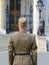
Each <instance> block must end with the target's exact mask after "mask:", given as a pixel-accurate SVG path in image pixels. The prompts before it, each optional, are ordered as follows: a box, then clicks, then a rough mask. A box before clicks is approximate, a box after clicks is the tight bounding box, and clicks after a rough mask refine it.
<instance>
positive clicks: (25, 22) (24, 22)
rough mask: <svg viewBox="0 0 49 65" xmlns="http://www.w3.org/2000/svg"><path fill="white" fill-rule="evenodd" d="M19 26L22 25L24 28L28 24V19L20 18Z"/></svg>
mask: <svg viewBox="0 0 49 65" xmlns="http://www.w3.org/2000/svg"><path fill="white" fill-rule="evenodd" d="M18 24H20V25H21V26H22V27H24V26H25V25H26V24H27V19H26V18H25V17H20V18H19V19H18Z"/></svg>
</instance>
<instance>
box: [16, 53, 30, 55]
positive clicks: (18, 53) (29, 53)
mask: <svg viewBox="0 0 49 65" xmlns="http://www.w3.org/2000/svg"><path fill="white" fill-rule="evenodd" d="M15 55H30V53H15Z"/></svg>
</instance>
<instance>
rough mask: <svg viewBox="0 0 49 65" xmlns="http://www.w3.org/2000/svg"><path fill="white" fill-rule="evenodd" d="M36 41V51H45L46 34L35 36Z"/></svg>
mask: <svg viewBox="0 0 49 65" xmlns="http://www.w3.org/2000/svg"><path fill="white" fill-rule="evenodd" d="M36 43H37V47H38V49H37V51H38V52H46V51H47V48H46V36H36Z"/></svg>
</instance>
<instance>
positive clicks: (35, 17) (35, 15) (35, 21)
mask: <svg viewBox="0 0 49 65" xmlns="http://www.w3.org/2000/svg"><path fill="white" fill-rule="evenodd" d="M37 1H38V0H33V34H37V30H38V23H39V11H38V10H37V8H36V5H37Z"/></svg>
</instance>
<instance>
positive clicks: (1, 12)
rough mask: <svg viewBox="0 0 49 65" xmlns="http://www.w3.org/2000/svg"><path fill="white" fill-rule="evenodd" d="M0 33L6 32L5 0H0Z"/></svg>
mask: <svg viewBox="0 0 49 65" xmlns="http://www.w3.org/2000/svg"><path fill="white" fill-rule="evenodd" d="M0 34H6V0H0Z"/></svg>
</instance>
